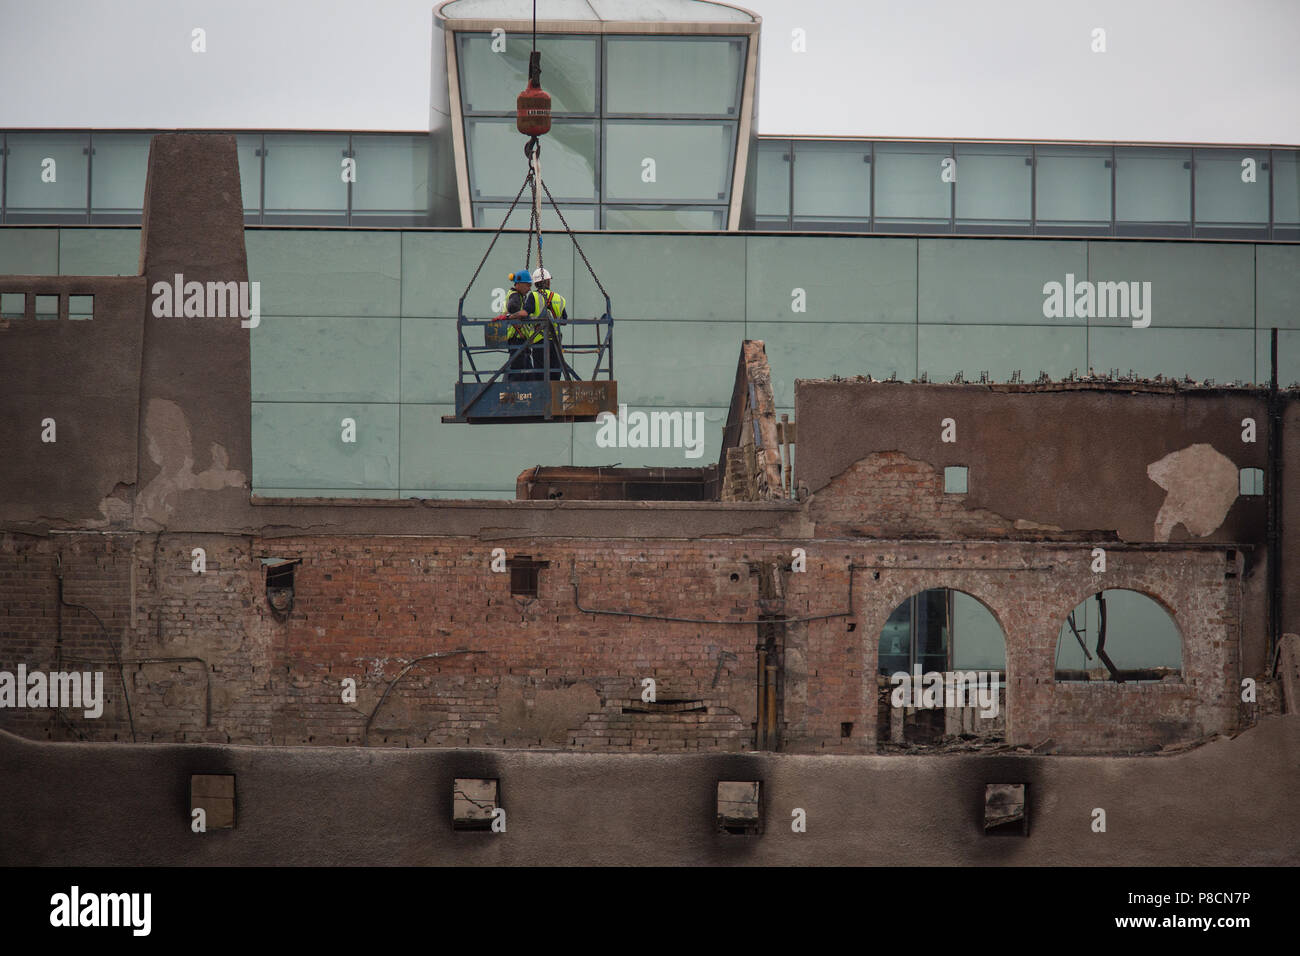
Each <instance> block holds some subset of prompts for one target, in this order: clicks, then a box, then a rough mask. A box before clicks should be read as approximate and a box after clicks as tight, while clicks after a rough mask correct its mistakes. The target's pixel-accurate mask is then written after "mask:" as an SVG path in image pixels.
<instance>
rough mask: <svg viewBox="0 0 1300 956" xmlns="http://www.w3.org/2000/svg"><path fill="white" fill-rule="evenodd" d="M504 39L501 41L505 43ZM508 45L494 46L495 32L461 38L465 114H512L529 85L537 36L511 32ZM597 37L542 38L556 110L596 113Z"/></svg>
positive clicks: (545, 77) (545, 80)
mask: <svg viewBox="0 0 1300 956" xmlns="http://www.w3.org/2000/svg"><path fill="white" fill-rule="evenodd" d="M500 39H502V38H498V40H497V41H496V43H495V45H496V46H497V47H498V48H499V47H500V46H501V42H500ZM503 39H504V41H505V49H504V50H493V46H494V41H493V37H492V35H491V34H485V33H471V34H464V33H463V34H460V35H459V36H458V37H457V42H458V44H459V46H458V56H457V66H458V69H459V70H460V78H461V80H460V83H461V106H462V109H464V111H465V112H467V113H470V112H488V113H510V114H513V113H514V111H515V100H516V98H517V97H518V96H519V94H520V92H522V91H523V89H524V88H525V87H526V86H527V85H528V57H529V54H530V53H531V52H532V37H531V36H526V35H524V33H522V32H521V33H519V34H518V35H514V34H509V33H508V34H507V35H506V36H505V37H504V38H503ZM598 42H599V41H598V39H597V38H596V37H572V36H567V37H566V36H546V35H542V36H538V38H537V49H538V51H539V52H540V53H541V54H542V87H543V88H544V89H545V90H546V92H547V93H549V94H551V112H552V113H593V112H595V109H596V47H597V43H598Z"/></svg>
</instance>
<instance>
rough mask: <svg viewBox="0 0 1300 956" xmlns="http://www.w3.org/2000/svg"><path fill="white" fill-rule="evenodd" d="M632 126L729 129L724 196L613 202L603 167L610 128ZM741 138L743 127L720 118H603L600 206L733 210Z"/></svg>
mask: <svg viewBox="0 0 1300 956" xmlns="http://www.w3.org/2000/svg"><path fill="white" fill-rule="evenodd" d="M632 123H635V124H638V125H642V126H655V125H660V126H665V127H667V126H713V127H716V126H722V127H724V128H726V129H727V131H728V133H729V134H730V138H731V145H730V156H731V160H730V162H729V163H728V165H727V168H726V169H725V170H724V171H723V175H722V185H723V193H722V196H720V197H719V198H717V199H684V198H681V197H674V198H671V199H664V200H658V201H656V200H646V199H612V198H610V196H609V194H608V191H607V188H606V184H605V182H604V179H605V164H604V157H605V156H607V155H608V143H607V139H606V138H607V137H608V135H609V128H610V126H611V125H615V126H616V125H618V124H632ZM739 135H740V124H739V123H738V122H737V121H735V120H722V119H717V118H714V117H709V118H704V119H698V118H693V119H683V120H679V119H676V118H675V117H670V116H667V115H654V116H651V115H648V114H647V115H644V116H633V117H618V116H616V117H610V118H608V119H605V118H604V117H602V118H601V124H600V148H599V150H598V152H599V153H600V155H601V165H600V172H601V191H600V203H601V205H602V206H626V205H633V204H635V205H646V204H647V203H649V204H651V205H661V204H662V205H673V206H716V205H718V204H722V205H724V206H727V207H728V208H730V206H731V190H732V177H733V173H734V171H735V162H736V150H737V148H738V147H739V142H738V137H739Z"/></svg>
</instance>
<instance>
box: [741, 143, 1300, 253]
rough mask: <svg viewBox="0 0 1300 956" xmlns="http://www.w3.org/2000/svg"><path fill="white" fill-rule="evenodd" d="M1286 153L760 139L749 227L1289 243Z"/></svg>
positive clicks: (1293, 156) (1291, 203)
mask: <svg viewBox="0 0 1300 956" xmlns="http://www.w3.org/2000/svg"><path fill="white" fill-rule="evenodd" d="M1298 154H1300V151H1297V150H1295V149H1269V148H1266V147H1236V148H1220V147H1209V146H1205V147H1201V146H1198V147H1172V146H1170V147H1148V146H1110V145H1087V144H1077V145H1075V144H1054V143H1053V144H1041V145H1039V144H1034V143H962V142H958V143H952V144H948V143H919V142H918V143H908V142H901V141H889V142H881V141H876V142H872V141H868V140H791V139H776V138H772V139H760V140H759V142H758V148H757V151H756V154H755V175H756V192H755V208H754V217H755V228H757V229H760V230H770V229H793V230H797V231H806V232H836V231H847V232H873V231H874V232H897V233H903V234H913V235H916V234H920V235H925V234H930V233H957V234H967V235H1040V236H1094V235H1095V236H1132V237H1135V238H1136V237H1141V238H1164V237H1193V236H1194V237H1197V238H1221V239H1279V240H1284V241H1296V240H1297V239H1300V160H1298V159H1297V156H1298Z"/></svg>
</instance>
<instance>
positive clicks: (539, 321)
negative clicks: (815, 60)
mask: <svg viewBox="0 0 1300 956" xmlns="http://www.w3.org/2000/svg"><path fill="white" fill-rule="evenodd" d="M540 154H541V147H540V146H539V145H538V142H537V137H536V136H533V137H532V138H531V139H530V140H529V141H528V143H527V145H525V147H524V155H525V156H526V157H527V158H528V164H529V169H528V175H527V176H526V177H525V178H524V183H523V185H522V186H520V187H519V192H518V193H517V194H516V195H515V200H514V202H512V203H511V204H510V208H509V209H508V210H507V211H506V214H505V216H504V217H503V218H502V221H501V225H500V226H499V227H498V228H497V231H496V234H495V235H494V236H493V237H492V242H491V243H490V244H489V245H488V248H487V252H485V253H484V254H483V259H482V261H480V262H479V264H478V268H477V269H475V270H474V275H473V276H472V277H471V278H470V280H469V285H467V286H466V287H465V291H464V293H462V294H461V297H460V302H459V303H458V304H457V306H456V338H457V350H458V352H459V355H458V359H457V369H458V378H457V382H456V414H454V415H444V416H443V417H442V420H443V421H444V422H466V423H469V424H471V425H484V424H493V423H497V424H501V423H512V424H520V423H525V422H594V421H596V417H597V416H598V415H599V414H600V413H601V412H611V413H616V412H617V411H618V383H617V382H616V381H614V318H613V315H612V311H611V308H610V301H609V293H608V292H606V291H605V287H604V286H603V285H601V282H600V278H599V277H598V276H597V275H596V272H595V270H594V269H592V267H591V263H590V262H588V261H587V255H586V253H584V252H583V251H582V246H580V245H579V244H578V239H577V237H576V236H575V235H574V234H573V230H572V229H570V228H569V224H568V222H566V221H565V219H564V214H563V213H561V212H560V209H559V207H558V206H556V204H555V200H554V199H553V198H552V196H551V191H550V189H549V188H547V186H546V184H545V183H544V182H543V181H542V178H541V166H540V158H539V157H540ZM529 186H531V187H532V197H533V208H532V213H531V217H530V222H529V228H528V237H527V243H526V245H525V252H524V269H525V270H528V269H529V268H530V265H531V262H532V251H533V246H534V237H536V238H535V243H536V249H537V265H538V268H539V272H540V271H542V268H541V267H542V232H541V201H540V199H541V197H540V195H539V192H538V187H539V186H540V187H541V189H542V191H544V192H545V194H546V198H547V200H548V201H549V202H550V204H551V206H552V208H553V209H554V210H555V214H556V215H557V216H558V217H559V219H560V222H561V223H563V225H564V228H565V231H566V232H567V233H568V235H569V239H570V240H571V241H572V242H573V247H574V249H575V250H577V252H578V254H579V255H580V256H582V261H583V263H584V264H585V265H586V266H587V271H588V272H590V273H591V277H592V279H593V280H595V283H596V287H597V288H598V289H599V290H600V294H601V295H602V296H604V299H605V311H604V313H603V314H602V315H600V316H599V317H597V318H593V319H575V318H567V317H566V313H561V314H555V312H556V311H558V308H559V307H558V306H557V307H555V309H554V310H553V309H552V308H551V306H552V304H553V303H552V300H551V299H550V297H549V292H547V291H542V292H540V293H539V292H537V291H535V292H530V293H527V294H526V295H527V296H533V295H537V294H541V295H545V296H547V298H546V299H545V302H546V305H547V309H546V311H544V312H543V313H542V314H541V315H530V316H529V317H528V318H525V319H518V318H513V319H512V318H510V317H508V316H507V315H505V314H502V315H499V316H496V317H495V318H469V317H467V316H466V315H465V298H466V296H468V295H469V291H470V289H471V288H472V287H473V285H474V281H475V280H476V279H477V278H478V275H479V273H480V272H481V271H482V269H483V265H484V263H486V262H487V260H488V257H489V256H490V255H491V254H492V248H493V246H495V245H496V242H497V240H498V239H499V238H500V237H501V232H502V230H503V229H505V224H506V223H507V222H508V221H509V219H510V214H511V213H512V212H514V209H515V206H516V205H518V203H519V199H520V197H521V196H523V194H524V190H526V189H528V188H529ZM543 274H544V273H543ZM510 278H512V279H513V278H515V274H514V273H512V274H511V276H510ZM528 279H529V277H528V276H525V277H524V279H523V281H525V282H527V281H528ZM529 284H531V283H529ZM548 284H549V283H548ZM508 301H509V297H508V296H507V302H508ZM480 327H481V328H482V329H483V332H482V339H481V341H482V343H483V344H482V345H479V344H477V343H478V342H479V341H480V339H479V331H478V330H479V328H480ZM512 329H513V330H514V332H513V334H512V332H511V330H512ZM589 330H590V335H588V334H587V333H588V331H589ZM539 333H540V334H541V336H542V338H541V340H540V341H535V340H534V341H529V340H528V339H529V336H530V335H531V336H533V337H534V338H535V337H536V336H537V335H538V334H539ZM471 340H472V341H473V342H474V343H475V344H473V345H471V344H470V342H471Z"/></svg>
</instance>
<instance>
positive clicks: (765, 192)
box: [755, 139, 791, 219]
mask: <svg viewBox="0 0 1300 956" xmlns="http://www.w3.org/2000/svg"><path fill="white" fill-rule="evenodd" d="M790 151H791V147H790V141H789V140H785V139H782V140H777V141H775V142H768V141H763V140H760V141H759V143H758V151H757V153H756V154H755V155H756V158H755V162H756V163H757V176H758V188H757V195H756V213H757V215H758V216H759V217H760V219H761V218H764V217H781V218H782V219H784V218H785V217H786V216H788V215H789V214H790Z"/></svg>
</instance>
